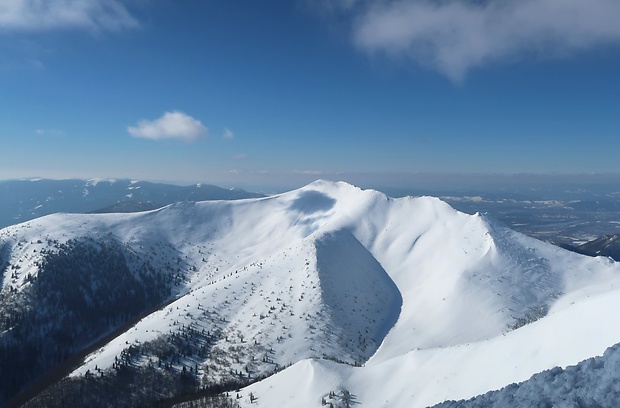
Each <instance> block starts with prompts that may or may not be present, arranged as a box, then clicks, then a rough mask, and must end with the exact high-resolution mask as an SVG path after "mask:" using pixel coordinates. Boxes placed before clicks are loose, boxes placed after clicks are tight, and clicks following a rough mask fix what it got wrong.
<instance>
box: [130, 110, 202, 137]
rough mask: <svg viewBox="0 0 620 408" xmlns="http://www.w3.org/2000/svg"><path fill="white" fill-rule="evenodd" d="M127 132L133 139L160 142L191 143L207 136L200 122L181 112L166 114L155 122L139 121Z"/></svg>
mask: <svg viewBox="0 0 620 408" xmlns="http://www.w3.org/2000/svg"><path fill="white" fill-rule="evenodd" d="M127 131H128V132H129V134H130V135H132V136H133V137H138V138H144V139H151V140H161V139H180V140H185V141H193V140H196V139H198V138H200V137H204V136H207V134H208V131H207V128H206V127H204V126H203V124H202V123H200V121H198V120H196V119H194V118H193V117H191V116H189V115H186V114H185V113H183V112H179V111H173V112H166V113H164V114H163V116H162V117H160V118H158V119H155V120H152V121H151V120H141V121H139V122H138V124H137V126H129V127H128V128H127Z"/></svg>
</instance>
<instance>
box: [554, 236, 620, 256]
mask: <svg viewBox="0 0 620 408" xmlns="http://www.w3.org/2000/svg"><path fill="white" fill-rule="evenodd" d="M560 246H561V247H562V248H565V249H568V250H570V251H573V252H577V253H579V254H583V255H588V256H607V257H610V258H612V259H614V260H615V261H618V262H620V235H617V234H614V235H605V236H602V237H600V238H597V239H594V240H592V241H589V242H586V243H583V244H581V245H569V244H562V245H560Z"/></svg>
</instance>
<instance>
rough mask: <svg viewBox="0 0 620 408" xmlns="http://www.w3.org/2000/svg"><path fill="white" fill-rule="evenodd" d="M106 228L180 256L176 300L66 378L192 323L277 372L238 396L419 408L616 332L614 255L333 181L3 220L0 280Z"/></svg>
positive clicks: (572, 353)
mask: <svg viewBox="0 0 620 408" xmlns="http://www.w3.org/2000/svg"><path fill="white" fill-rule="evenodd" d="M109 234H112V236H113V237H115V238H116V239H118V240H119V241H121V242H122V243H124V244H125V245H127V246H128V247H130V248H131V249H132V250H133V251H136V252H138V253H143V254H145V256H147V255H148V256H151V257H152V258H153V262H155V263H156V262H158V259H159V262H161V265H163V264H164V263H165V261H166V256H167V255H166V254H168V253H174V254H175V255H177V256H180V257H181V258H182V259H183V261H184V262H185V263H186V264H187V265H188V270H187V273H188V279H186V281H185V282H184V283H183V284H182V285H180V286H179V287H178V288H177V296H178V299H177V300H176V301H174V302H172V303H171V304H170V305H168V306H166V307H164V308H163V309H161V310H159V311H157V312H155V313H153V314H151V315H149V316H147V317H145V318H144V319H142V320H141V321H140V322H139V323H137V324H136V325H135V326H134V327H133V328H131V329H130V330H129V331H127V332H125V333H123V334H122V335H120V336H119V337H117V338H116V339H114V340H113V341H111V342H110V343H108V344H107V345H106V346H104V347H103V348H101V349H100V350H98V351H97V352H95V353H93V354H91V355H90V356H89V357H88V358H87V359H86V361H85V363H84V365H82V366H81V367H80V368H79V369H77V370H76V371H75V372H74V373H73V374H72V375H81V374H83V373H85V372H86V371H88V370H90V371H93V369H94V367H95V366H97V367H99V368H106V367H110V366H111V365H112V364H113V362H114V358H115V356H118V354H119V353H120V352H121V351H122V350H123V349H125V348H126V347H128V345H130V344H135V343H142V342H146V341H150V340H153V339H155V338H157V337H158V336H160V335H162V334H166V333H171V332H174V331H175V330H178V329H179V327H182V326H186V325H193V327H195V328H197V329H198V330H200V329H205V330H220V331H222V332H223V333H224V334H225V337H226V341H223V340H222V341H221V342H220V343H218V345H217V346H216V348H215V349H216V351H221V352H222V355H227V353H228V354H230V353H231V352H232V351H235V352H236V353H238V355H241V356H242V357H241V361H240V362H234V361H233V362H230V361H229V362H228V364H231V365H232V368H233V369H238V370H239V371H241V370H242V368H243V367H244V362H245V363H247V361H245V360H243V358H244V357H243V356H247V355H250V354H253V355H259V356H263V355H264V356H265V360H264V363H263V364H262V365H261V364H258V365H259V366H260V367H259V368H257V369H258V371H261V370H263V371H265V370H267V369H270V368H273V367H275V366H278V367H283V366H287V365H289V364H290V365H291V366H290V367H288V368H285V369H284V370H283V371H281V372H279V373H277V374H275V375H273V376H271V377H269V378H267V379H265V380H263V381H260V382H258V383H255V384H253V385H251V386H249V387H247V388H246V389H244V390H242V392H241V394H242V396H243V398H241V399H239V400H238V401H239V402H240V403H241V404H245V405H247V406H256V407H287V406H295V407H297V408H302V407H317V406H320V405H321V398H331V397H330V396H329V394H330V392H334V394H333V395H336V397H334V398H337V395H339V393H341V392H342V390H343V389H346V390H348V391H349V392H350V393H351V395H352V396H353V398H354V401H355V402H356V403H358V404H359V405H361V406H368V407H422V406H427V405H432V404H436V403H439V402H442V401H445V400H449V399H452V400H458V399H467V398H471V397H473V396H475V395H478V394H482V393H485V392H487V391H489V390H494V389H499V388H501V387H504V386H506V385H508V384H511V383H513V382H518V381H523V380H526V379H527V378H529V377H530V376H532V375H533V374H535V373H538V372H541V371H543V370H546V369H550V368H552V367H555V366H562V367H565V366H568V365H572V364H576V363H578V362H579V361H581V360H583V359H586V358H589V357H592V356H596V355H601V354H602V353H603V352H604V350H605V349H606V348H607V347H609V346H611V345H613V344H615V343H618V342H620V325H618V324H617V323H616V321H615V318H614V315H613V313H610V311H613V310H617V309H618V308H619V307H620V266H619V265H618V264H616V263H614V262H612V261H611V260H609V259H606V258H589V257H586V256H582V255H578V254H574V253H571V252H568V251H566V250H563V249H560V248H558V247H555V246H552V245H550V244H546V243H543V242H540V241H537V240H535V239H533V238H530V237H527V236H524V235H521V234H519V233H516V232H514V231H511V230H509V229H508V228H506V227H505V226H503V225H501V224H500V223H498V222H495V221H493V220H491V219H489V218H488V217H486V216H484V215H480V214H476V215H468V214H464V213H460V212H458V211H456V210H454V209H453V208H451V207H450V206H449V205H448V204H446V203H444V202H442V201H441V200H439V199H436V198H432V197H417V198H413V197H407V198H400V199H392V198H389V197H387V196H385V195H383V194H382V193H380V192H377V191H373V190H361V189H359V188H356V187H354V186H351V185H349V184H347V183H343V182H339V183H334V182H328V181H317V182H314V183H312V184H310V185H308V186H306V187H303V188H301V189H299V190H295V191H292V192H288V193H284V194H280V195H275V196H271V197H267V198H260V199H248V200H240V201H214V202H199V203H179V204H173V205H170V206H168V207H165V208H163V209H159V210H155V211H150V212H144V213H135V214H100V215H77V214H56V215H51V216H47V217H43V218H40V219H36V220H33V221H30V222H27V223H24V224H19V225H15V226H11V227H7V228H5V229H3V230H0V259H6V257H7V256H8V260H9V262H10V263H11V265H13V266H19V268H17V269H14V270H11V271H10V272H9V271H8V270H7V271H6V272H5V274H4V276H3V277H2V285H3V286H2V287H3V289H4V288H6V287H8V286H12V287H15V288H19V287H24V286H25V285H28V284H29V283H28V282H27V278H26V277H27V276H28V275H30V276H36V274H37V272H38V267H37V262H36V261H37V260H38V259H39V258H38V256H40V255H38V254H40V252H41V249H43V248H45V247H46V245H48V243H47V242H48V240H57V241H60V242H64V241H66V240H68V239H71V238H75V237H93V238H96V237H98V236H108V235H109ZM162 248H167V249H165V250H163V253H162V252H161V251H162ZM33 250H34V251H33ZM1 266H2V265H0V267H1ZM526 323H527V324H526ZM517 327H518V328H517ZM325 358H327V359H325ZM329 359H331V360H329ZM332 360H340V361H341V362H340V363H339V362H336V361H332ZM342 362H344V363H342ZM345 363H346V364H345ZM209 364H215V363H213V362H209ZM354 364H357V365H362V366H361V367H354V366H353V365H354ZM201 373H204V372H203V371H202V369H201ZM209 373H210V374H209V375H211V376H212V380H214V381H217V380H218V379H221V378H222V377H220V374H218V373H219V371H218V370H217V369H212V370H209ZM250 393H252V395H253V396H255V397H256V398H257V399H256V400H255V401H254V402H253V403H252V404H250V401H249V399H248V396H249V394H250Z"/></svg>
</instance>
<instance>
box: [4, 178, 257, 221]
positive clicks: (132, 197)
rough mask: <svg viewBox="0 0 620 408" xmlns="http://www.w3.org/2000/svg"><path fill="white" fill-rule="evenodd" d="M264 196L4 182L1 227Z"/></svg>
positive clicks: (155, 186) (100, 183)
mask: <svg viewBox="0 0 620 408" xmlns="http://www.w3.org/2000/svg"><path fill="white" fill-rule="evenodd" d="M251 197H260V195H259V194H255V193H249V192H246V191H243V190H240V189H232V190H227V189H223V188H220V187H217V186H212V185H208V184H195V185H191V186H184V187H181V186H175V185H171V184H162V183H150V182H146V181H136V180H116V179H106V180H99V179H91V180H78V179H69V180H49V179H28V180H0V228H3V227H6V226H8V225H12V224H17V223H20V222H25V221H28V220H32V219H34V218H37V217H42V216H44V215H48V214H53V213H56V212H71V213H87V212H101V211H104V212H134V211H144V210H151V209H155V208H160V207H163V206H164V205H167V204H172V203H175V202H179V201H204V200H237V199H242V198H251Z"/></svg>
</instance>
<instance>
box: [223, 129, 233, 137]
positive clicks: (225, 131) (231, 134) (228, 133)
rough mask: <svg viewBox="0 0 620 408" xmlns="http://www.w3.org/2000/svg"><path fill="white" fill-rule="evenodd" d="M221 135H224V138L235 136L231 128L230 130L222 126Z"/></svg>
mask: <svg viewBox="0 0 620 408" xmlns="http://www.w3.org/2000/svg"><path fill="white" fill-rule="evenodd" d="M223 137H224V139H234V138H235V134H234V133H233V131H232V130H230V129H228V128H224V134H223Z"/></svg>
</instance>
